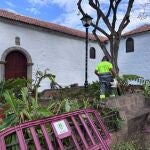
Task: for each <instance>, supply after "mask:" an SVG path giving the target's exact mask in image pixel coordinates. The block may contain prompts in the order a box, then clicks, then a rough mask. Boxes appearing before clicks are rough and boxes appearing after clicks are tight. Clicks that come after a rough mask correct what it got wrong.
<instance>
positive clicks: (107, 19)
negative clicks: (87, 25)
mask: <svg viewBox="0 0 150 150" xmlns="http://www.w3.org/2000/svg"><path fill="white" fill-rule="evenodd" d="M86 1H88V3H89V5H90V6H91V7H92V8H93V9H94V10H95V12H96V21H95V23H94V22H92V23H91V26H92V27H93V31H92V32H93V34H94V36H95V38H96V40H97V41H98V44H99V46H100V47H101V49H102V50H103V52H104V54H105V55H106V56H107V57H108V58H109V59H110V60H111V62H112V64H113V66H114V69H115V72H116V73H117V74H118V73H119V68H118V62H117V60H118V49H119V44H120V39H121V34H122V31H123V30H124V29H125V28H126V26H127V25H128V24H129V22H130V12H131V9H132V6H133V3H134V0H127V1H128V2H127V5H124V7H126V10H125V13H124V16H123V19H122V20H121V22H120V24H119V26H118V27H116V26H117V25H116V24H117V23H116V22H117V13H118V8H119V6H120V5H121V3H122V1H123V0H109V3H108V7H107V10H105V11H104V10H103V9H102V7H101V4H100V2H99V0H86ZM83 2H85V0H78V3H77V5H78V9H79V11H80V12H81V14H82V15H83V16H85V14H86V13H87V12H85V11H84V8H83V7H82V4H83ZM107 2H108V0H107ZM100 22H103V23H104V24H105V27H104V28H102V26H101V25H100ZM106 27H107V28H108V31H106V30H105V28H106ZM116 28H117V29H116ZM97 32H100V33H102V34H103V35H105V36H106V37H107V38H108V40H109V41H110V51H109V50H108V49H107V48H106V46H105V44H104V42H102V41H101V40H100V38H99V34H98V33H97Z"/></svg>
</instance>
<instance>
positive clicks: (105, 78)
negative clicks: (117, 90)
mask: <svg viewBox="0 0 150 150" xmlns="http://www.w3.org/2000/svg"><path fill="white" fill-rule="evenodd" d="M110 82H113V77H112V75H111V74H108V73H107V74H102V75H99V84H100V95H105V96H106V94H108V95H111V94H112V89H111V83H110Z"/></svg>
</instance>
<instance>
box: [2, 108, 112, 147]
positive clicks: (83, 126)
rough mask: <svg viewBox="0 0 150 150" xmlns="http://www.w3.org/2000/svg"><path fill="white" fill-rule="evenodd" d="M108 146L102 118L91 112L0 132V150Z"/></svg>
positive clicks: (87, 111)
mask: <svg viewBox="0 0 150 150" xmlns="http://www.w3.org/2000/svg"><path fill="white" fill-rule="evenodd" d="M10 137H11V138H10ZM12 139H13V142H12ZM8 141H9V142H8ZM10 141H11V142H10ZM109 143H110V135H109V133H108V131H107V129H106V127H105V126H104V124H103V121H102V118H101V117H100V115H99V113H98V112H97V111H95V110H93V109H82V110H77V111H74V112H69V113H64V114H61V115H57V116H53V117H47V118H43V119H40V120H36V121H29V122H25V123H22V124H19V125H17V126H15V127H11V128H8V129H5V130H4V131H2V132H0V150H6V149H10V148H12V147H15V148H16V149H21V150H29V149H36V150H44V149H45V150H47V149H49V150H57V149H58V150H68V149H70V150H76V149H77V150H89V149H90V150H98V149H99V150H109Z"/></svg>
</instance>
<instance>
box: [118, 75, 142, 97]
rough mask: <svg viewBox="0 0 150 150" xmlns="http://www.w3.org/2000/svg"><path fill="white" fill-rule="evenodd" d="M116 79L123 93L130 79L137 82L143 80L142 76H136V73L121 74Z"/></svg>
mask: <svg viewBox="0 0 150 150" xmlns="http://www.w3.org/2000/svg"><path fill="white" fill-rule="evenodd" d="M117 80H118V82H119V85H120V89H121V92H122V93H123V94H124V93H125V91H126V89H127V87H128V86H129V82H130V81H135V82H137V83H139V84H141V83H142V82H144V78H143V77H141V76H138V75H132V74H128V75H122V76H120V77H118V78H117Z"/></svg>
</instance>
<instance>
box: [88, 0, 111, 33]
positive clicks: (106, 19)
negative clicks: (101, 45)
mask: <svg viewBox="0 0 150 150" xmlns="http://www.w3.org/2000/svg"><path fill="white" fill-rule="evenodd" d="M95 1H96V3H98V0H95ZM89 5H90V6H91V7H92V8H93V9H95V10H96V11H97V14H98V15H100V16H101V17H102V19H103V21H104V22H105V24H106V25H107V27H108V29H109V30H110V31H111V24H110V22H109V20H108V18H106V16H105V15H104V13H103V12H102V11H101V9H100V8H99V7H97V5H96V4H95V3H94V2H93V0H89Z"/></svg>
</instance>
